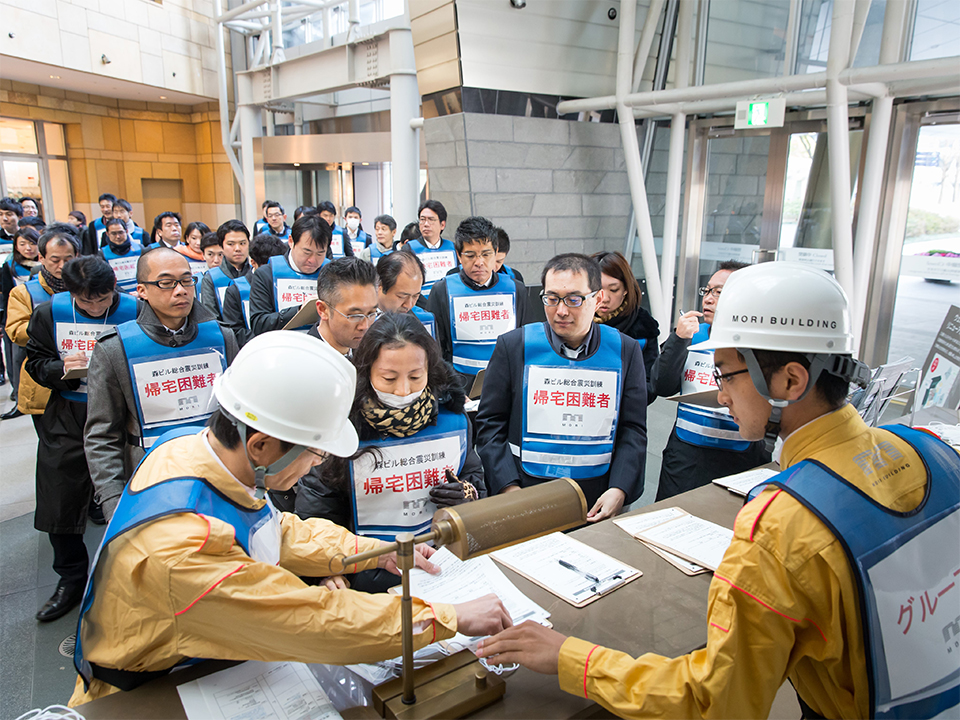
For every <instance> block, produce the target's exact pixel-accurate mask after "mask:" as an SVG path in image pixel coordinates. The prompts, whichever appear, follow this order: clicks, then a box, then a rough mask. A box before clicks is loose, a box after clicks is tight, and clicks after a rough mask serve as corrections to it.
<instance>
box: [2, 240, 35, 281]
mask: <svg viewBox="0 0 960 720" xmlns="http://www.w3.org/2000/svg"><path fill="white" fill-rule="evenodd" d="M12 250H13V249H12V247H11V252H12ZM0 254H3V250H2V249H0ZM7 265H8V266H9V267H10V274H11V275H12V276H13V282H14V283H16V284H17V285H23V284H24V283H25V282H27V280H29V279H30V268H28V267H24V266H23V265H21V264H20V263H18V262H14V260H13V257H11V258H10V259H9V260H7Z"/></svg>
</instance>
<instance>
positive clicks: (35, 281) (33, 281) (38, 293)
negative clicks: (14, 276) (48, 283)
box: [23, 275, 52, 310]
mask: <svg viewBox="0 0 960 720" xmlns="http://www.w3.org/2000/svg"><path fill="white" fill-rule="evenodd" d="M23 286H24V287H25V288H26V289H27V292H28V293H29V294H30V302H32V303H33V309H34V310H36V309H37V305H39V304H40V303H45V302H46V301H47V300H49V299H50V298H51V297H52V295H51V294H50V293H48V292H47V289H46V288H45V287H43V285H41V284H40V276H39V275H34V276H33V277H32V278H30V279H29V280H27V281H26V282H25V283H24V284H23Z"/></svg>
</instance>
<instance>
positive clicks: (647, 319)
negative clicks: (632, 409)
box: [604, 306, 660, 405]
mask: <svg viewBox="0 0 960 720" xmlns="http://www.w3.org/2000/svg"><path fill="white" fill-rule="evenodd" d="M604 324H605V325H608V326H610V327H612V328H615V329H617V330H619V331H620V332H622V333H623V334H624V335H628V336H629V337H632V338H633V339H634V340H646V341H647V342H646V345H644V346H643V368H644V370H646V371H647V405H649V404H650V403H652V402H653V401H654V400H656V399H657V393H656V390H655V388H654V387H653V382H652V380H651V378H652V376H653V363H654V362H656V359H657V356H659V355H660V346H659V336H660V324H659V323H658V322H657V321H656V320H655V319H654V317H653V315H651V314H650V313H648V312H647V311H646V310H644V309H643V308H642V307H639V306H638V307H637V308H636V309H635V310H634V311H633V312H632V313H630V314H629V315H617V317H615V318H613V320H611V321H610V322H607V323H604Z"/></svg>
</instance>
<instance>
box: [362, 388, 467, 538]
mask: <svg viewBox="0 0 960 720" xmlns="http://www.w3.org/2000/svg"><path fill="white" fill-rule="evenodd" d="M442 438H456V440H457V442H458V444H459V452H458V455H457V457H456V458H447V457H442V458H437V459H436V461H435V462H433V467H431V468H429V470H431V471H435V472H430V477H425V475H427V472H425V471H424V470H423V469H421V470H418V471H417V472H414V473H407V472H405V470H404V468H405V467H420V468H424V465H425V463H426V462H429V461H423V462H421V461H419V459H418V458H419V456H421V455H424V454H425V453H429V451H428V450H427V446H426V443H429V442H431V441H435V440H439V439H442ZM365 447H375V448H378V450H379V451H381V452H383V453H386V454H387V455H388V456H389V455H397V454H400V453H402V454H403V455H404V457H402V458H400V459H399V460H396V462H400V463H402V464H400V465H397V466H396V468H395V469H394V468H389V467H383V468H380V467H376V466H375V467H374V469H373V470H371V471H369V472H367V473H365V475H366V476H367V477H361V476H360V475H359V472H355V466H356V464H357V462H358V461H354V462H351V463H350V480H351V486H352V487H353V492H352V494H351V503H352V505H353V527H354V532H355V533H356V534H357V535H368V536H372V537H376V538H379V539H381V540H388V541H393V540H394V539H395V537H396V535H397V533H401V532H412V533H414V534H415V535H417V534H420V533H422V532H426V530H427V529H429V527H430V522H431V521H432V520H433V514H434V512H435V511H436V509H437V508H436V506H435V505H433V503H432V502H430V499H429V496H428V495H427V492H428V491H429V489H430V488H431V487H433V486H434V485H438V484H440V483H445V482H446V481H447V480H446V478H445V476H444V472H443V468H445V467H450V468H451V469H452V470H454V471H455V472H456V474H457V475H459V474H460V471H461V470H462V469H463V463H464V460H465V459H466V455H467V417H466V415H464V414H463V413H455V412H451V411H450V410H447V409H445V408H444V407H443V406H442V405H441V406H440V409H439V413H438V415H437V423H436V425H428V426H427V427H425V428H423V429H422V430H420V431H419V432H417V433H416V434H414V435H411V436H410V437H405V438H398V437H394V436H392V435H389V436H387V437H386V438H382V439H381V438H378V439H376V440H370V441H366V442H362V443H360V448H361V449H362V448H365ZM408 458H409V459H410V460H412V461H413V462H409V463H408V462H407V460H408ZM365 459H367V461H368V462H369V460H370V459H373V460H375V461H376V462H377V463H380V462H383V461H385V460H388V459H389V458H385V457H384V456H383V455H381V456H379V458H378V456H377V454H376V453H374V454H372V455H371V454H368V455H365V456H364V457H362V458H360V460H359V462H363V461H364V460H365ZM373 473H376V477H371V476H372V475H373ZM411 486H412V487H411ZM411 490H419V491H420V492H419V493H418V496H417V497H415V498H413V499H407V498H406V496H407V495H408V493H409V492H410V491H411ZM371 495H373V496H374V497H375V498H379V499H380V500H383V499H384V498H391V499H392V498H393V496H394V495H395V496H396V502H395V503H390V504H389V506H388V508H386V509H385V508H383V507H380V508H377V509H375V510H374V509H368V508H367V507H366V506H365V504H364V501H363V498H364V497H370V496H371Z"/></svg>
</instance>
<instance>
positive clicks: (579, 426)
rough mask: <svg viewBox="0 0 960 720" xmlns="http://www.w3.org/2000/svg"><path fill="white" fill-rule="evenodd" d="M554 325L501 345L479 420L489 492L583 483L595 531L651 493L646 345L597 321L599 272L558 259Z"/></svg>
mask: <svg viewBox="0 0 960 720" xmlns="http://www.w3.org/2000/svg"><path fill="white" fill-rule="evenodd" d="M541 283H542V284H543V292H542V293H541V298H542V300H543V304H544V306H545V307H544V310H545V312H546V316H547V321H546V322H545V323H536V324H531V325H526V326H525V327H522V328H520V329H518V330H514V331H513V332H510V333H507V334H506V335H503V336H502V337H501V338H500V339H499V340H498V341H497V346H496V349H495V350H494V352H493V356H492V357H491V358H490V363H489V365H488V366H487V377H488V378H489V379H493V378H495V379H496V381H495V382H489V381H488V382H485V383H484V389H483V395H482V397H481V399H480V410H479V412H478V413H477V425H478V428H479V430H478V434H477V451H478V452H479V454H480V459H481V460H482V461H483V469H484V474H485V477H486V479H487V485H488V486H489V488H490V492H491V493H495V492H510V491H512V490H518V489H520V488H522V487H527V486H529V485H535V484H537V483H541V482H546V481H548V480H553V479H555V478H560V477H569V478H572V479H574V480H576V481H577V483H578V484H579V485H580V487H581V488H582V489H583V493H584V495H585V496H586V498H587V504H588V506H589V507H590V510H589V512H588V514H587V520H588V522H597V521H600V520H604V519H606V518H608V517H612V516H614V515H616V514H617V513H618V512H620V509H621V508H622V507H623V505H624V504H625V503H631V502H633V501H634V500H636V499H637V498H638V497H640V494H641V493H642V492H643V473H644V464H645V461H646V452H647V380H646V372H645V370H644V366H643V353H642V352H641V350H640V345H639V344H638V343H637V342H636V341H635V340H632V339H630V338H628V337H627V336H626V335H623V334H622V333H620V331H619V330H616V329H614V328H611V327H609V326H606V325H601V324H599V323H595V322H594V321H593V316H594V313H595V311H596V308H597V305H598V304H599V302H600V300H601V299H602V297H603V295H602V293H603V291H602V290H601V285H600V264H599V263H598V262H597V261H596V260H594V259H592V258H589V257H587V256H586V255H580V254H577V253H567V254H564V255H557V256H556V257H555V258H553V259H552V260H550V261H549V262H548V263H547V265H546V267H545V268H544V269H543V274H542V276H541Z"/></svg>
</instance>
